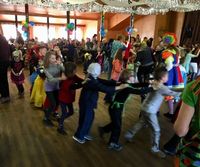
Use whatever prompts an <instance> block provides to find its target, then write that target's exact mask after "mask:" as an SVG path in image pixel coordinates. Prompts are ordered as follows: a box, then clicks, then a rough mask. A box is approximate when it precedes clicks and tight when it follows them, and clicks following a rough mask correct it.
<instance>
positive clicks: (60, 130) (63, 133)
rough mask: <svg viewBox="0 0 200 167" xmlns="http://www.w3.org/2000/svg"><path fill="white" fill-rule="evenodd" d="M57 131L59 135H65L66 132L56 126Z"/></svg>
mask: <svg viewBox="0 0 200 167" xmlns="http://www.w3.org/2000/svg"><path fill="white" fill-rule="evenodd" d="M57 131H58V133H60V134H61V135H67V132H66V131H65V130H64V129H63V128H58V129H57Z"/></svg>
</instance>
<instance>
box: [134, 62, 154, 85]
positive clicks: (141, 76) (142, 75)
mask: <svg viewBox="0 0 200 167" xmlns="http://www.w3.org/2000/svg"><path fill="white" fill-rule="evenodd" d="M153 67H154V65H153V64H152V65H149V66H139V68H138V73H137V77H138V81H139V82H140V83H144V82H145V81H146V80H148V79H149V75H150V74H151V73H152V72H153Z"/></svg>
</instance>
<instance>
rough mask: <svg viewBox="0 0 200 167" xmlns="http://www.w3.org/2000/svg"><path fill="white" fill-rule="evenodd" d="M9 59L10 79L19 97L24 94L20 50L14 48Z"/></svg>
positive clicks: (22, 63)
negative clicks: (10, 59)
mask: <svg viewBox="0 0 200 167" xmlns="http://www.w3.org/2000/svg"><path fill="white" fill-rule="evenodd" d="M12 55H13V58H12V61H11V80H12V82H13V83H15V84H16V86H17V89H18V95H19V97H23V96H24V87H23V83H24V79H25V78H24V73H23V71H24V61H23V57H22V52H21V50H16V51H14V52H13V53H12Z"/></svg>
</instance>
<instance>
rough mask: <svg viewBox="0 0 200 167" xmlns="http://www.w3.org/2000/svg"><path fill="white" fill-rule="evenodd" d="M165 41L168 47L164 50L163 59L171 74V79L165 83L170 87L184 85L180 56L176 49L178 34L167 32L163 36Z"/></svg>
mask: <svg viewBox="0 0 200 167" xmlns="http://www.w3.org/2000/svg"><path fill="white" fill-rule="evenodd" d="M163 42H164V43H166V44H168V47H167V49H165V50H164V51H163V52H162V59H163V61H164V63H165V65H166V68H167V70H168V74H169V79H168V81H167V82H166V83H165V85H166V86H168V87H183V86H184V81H183V78H182V75H181V71H180V67H179V56H178V53H177V51H176V50H175V45H176V35H175V34H173V33H166V34H165V35H164V36H163Z"/></svg>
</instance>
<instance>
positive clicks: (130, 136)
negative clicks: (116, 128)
mask: <svg viewBox="0 0 200 167" xmlns="http://www.w3.org/2000/svg"><path fill="white" fill-rule="evenodd" d="M124 138H125V139H126V141H127V142H132V141H133V133H132V132H131V131H130V130H129V131H128V132H126V133H125V135H124Z"/></svg>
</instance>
